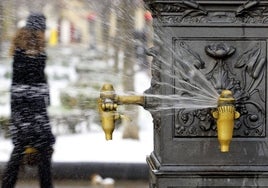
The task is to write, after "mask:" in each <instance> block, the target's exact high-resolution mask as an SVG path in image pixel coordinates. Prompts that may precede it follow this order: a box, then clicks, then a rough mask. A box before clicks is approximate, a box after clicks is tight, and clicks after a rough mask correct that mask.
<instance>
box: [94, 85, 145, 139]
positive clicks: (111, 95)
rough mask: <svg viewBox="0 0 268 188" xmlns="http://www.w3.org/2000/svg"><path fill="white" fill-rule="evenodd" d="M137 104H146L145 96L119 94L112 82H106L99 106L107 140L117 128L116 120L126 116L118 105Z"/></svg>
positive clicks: (101, 92) (102, 89)
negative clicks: (120, 112) (120, 111)
mask: <svg viewBox="0 0 268 188" xmlns="http://www.w3.org/2000/svg"><path fill="white" fill-rule="evenodd" d="M122 104H137V105H142V106H143V105H144V96H136V95H130V96H118V95H116V93H115V90H114V87H113V85H111V84H104V85H103V86H102V88H101V91H100V98H99V99H98V108H99V113H100V116H101V124H102V129H103V131H104V133H105V138H106V140H112V134H113V131H114V128H115V121H116V120H118V119H122V118H124V117H125V116H124V115H120V114H119V113H118V112H117V107H118V105H122Z"/></svg>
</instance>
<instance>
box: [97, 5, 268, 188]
mask: <svg viewBox="0 0 268 188" xmlns="http://www.w3.org/2000/svg"><path fill="white" fill-rule="evenodd" d="M144 1H145V3H146V4H147V6H148V8H149V9H150V10H151V11H152V13H153V16H154V32H155V34H156V35H157V36H158V37H159V39H158V40H157V41H155V47H154V48H153V49H151V55H152V56H153V62H152V65H151V66H152V81H151V87H150V88H149V89H148V90H147V91H146V92H145V94H150V95H163V96H169V95H177V94H178V92H180V91H177V90H175V89H174V88H185V87H186V86H185V85H182V84H181V83H180V82H178V81H177V79H176V78H178V77H180V76H181V75H177V74H176V71H175V69H176V68H178V67H177V66H178V65H179V64H180V61H178V60H177V57H179V59H182V60H185V61H187V62H191V63H193V65H194V67H195V69H197V70H198V71H201V72H202V73H203V74H204V75H205V77H206V79H207V80H208V81H209V82H211V84H212V85H213V87H214V88H215V89H216V90H217V91H218V92H219V93H221V92H222V93H221V96H220V97H219V101H218V108H217V110H216V111H215V109H210V108H206V109H196V110H185V109H170V110H168V111H167V110H165V111H164V112H163V111H161V110H160V111H157V110H154V109H157V108H158V107H159V106H161V103H163V100H161V99H159V98H151V97H148V98H147V97H145V98H144V99H142V100H141V101H142V102H139V103H138V104H139V105H143V106H144V107H145V109H147V110H149V111H150V112H151V114H152V116H153V123H154V151H153V152H152V153H151V155H150V156H148V158H147V163H148V165H149V168H150V188H171V187H172V188H174V187H176V188H177V187H217V186H223V187H228V186H237V187H259V186H267V185H268V147H267V146H268V139H267V126H266V118H267V117H266V116H267V115H266V114H267V112H266V107H267V102H266V101H267V100H266V99H267V66H266V63H267V51H268V49H267V42H268V1H262V0H259V1H219V0H199V1H197V0H196V1H194V0H190V1H181V0H144ZM163 60H165V63H163ZM163 70H165V71H163ZM165 72H168V73H169V74H171V76H170V75H167V74H165ZM172 74H173V75H172ZM162 83H167V84H162ZM170 85H172V86H173V87H170ZM225 90H227V91H225ZM186 94H187V93H186ZM113 97H114V96H113ZM224 97H227V98H229V99H230V100H229V101H228V102H227V103H226V101H225V100H224V99H223V100H222V98H224ZM100 98H101V99H104V98H102V96H101V97H100ZM113 99H115V98H113ZM140 99H141V98H140ZM112 101H118V100H112ZM119 101H120V100H119ZM222 101H225V102H223V103H222ZM102 102H103V101H101V100H100V103H99V104H100V105H99V106H100V107H101V112H102V115H105V113H107V112H108V111H109V110H107V109H111V110H112V111H116V108H115V107H116V105H115V106H113V105H112V107H110V105H109V104H108V105H107V108H106V106H105V105H102ZM134 103H136V102H134ZM121 104H122V103H121ZM226 104H228V107H226ZM221 107H224V108H225V110H227V113H230V114H231V115H228V116H227V118H226V116H221V113H222V112H223V110H221ZM213 110H214V111H213ZM236 111H237V112H236ZM103 112H104V113H103ZM167 114H170V115H167ZM239 116H240V117H239ZM103 117H105V116H103ZM116 117H118V116H116ZM229 117H232V118H230V119H231V122H230V121H229ZM238 117H239V118H238ZM236 118H238V119H236ZM222 119H225V120H227V122H230V125H231V126H230V127H232V128H233V130H232V131H231V132H230V134H231V136H233V139H232V143H231V147H230V149H228V147H227V146H226V145H225V144H226V143H225V142H229V141H221V140H222V139H221V138H222V135H221V134H220V133H217V131H216V130H217V129H221V128H219V126H218V125H219V124H221V123H220V122H221V121H222ZM234 119H236V121H234ZM216 121H217V122H216ZM217 126H218V128H217ZM223 132H224V134H225V132H226V131H223ZM217 136H218V138H219V141H220V142H222V143H221V151H223V152H224V153H223V152H220V150H217V149H215V148H217V147H218V141H217V139H216V137H217ZM108 138H109V137H108ZM227 145H228V144H227ZM227 150H229V152H225V151H227Z"/></svg>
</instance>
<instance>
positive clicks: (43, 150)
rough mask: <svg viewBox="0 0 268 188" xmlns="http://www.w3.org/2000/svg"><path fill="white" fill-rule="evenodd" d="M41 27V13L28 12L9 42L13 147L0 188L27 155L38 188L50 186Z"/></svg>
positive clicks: (50, 138)
mask: <svg viewBox="0 0 268 188" xmlns="http://www.w3.org/2000/svg"><path fill="white" fill-rule="evenodd" d="M45 29H46V18H45V16H44V15H43V14H39V13H35V14H31V15H29V17H28V18H27V22H26V26H25V27H23V28H21V29H19V30H18V31H17V33H16V35H15V37H14V40H13V43H12V48H11V53H12V55H13V67H12V68H13V72H12V85H11V122H10V134H11V138H12V142H13V145H14V148H13V151H12V153H11V156H10V160H9V161H8V163H7V166H6V169H5V171H4V174H3V177H2V188H14V187H15V184H16V181H17V177H18V172H19V167H20V165H21V164H22V161H23V159H24V157H25V155H29V154H32V155H33V156H36V157H34V158H31V159H34V160H38V161H36V162H37V163H36V164H37V165H38V173H39V179H40V187H41V188H52V187H53V185H52V175H51V158H52V152H53V145H54V143H55V137H54V135H53V134H52V131H51V127H50V121H49V117H48V113H47V106H48V105H49V88H48V84H47V80H46V76H45V72H44V70H45V65H46V59H47V56H46V52H45ZM32 162H34V161H32Z"/></svg>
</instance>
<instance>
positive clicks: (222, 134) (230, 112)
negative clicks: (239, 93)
mask: <svg viewBox="0 0 268 188" xmlns="http://www.w3.org/2000/svg"><path fill="white" fill-rule="evenodd" d="M234 103H235V99H234V98H233V95H232V92H231V91H230V90H223V91H222V93H221V95H220V97H219V99H218V108H217V110H216V111H214V112H212V115H213V117H214V118H215V119H217V131H218V140H219V142H220V148H221V152H228V151H229V145H230V142H231V140H232V137H233V129H234V120H235V119H237V118H239V117H240V114H239V112H237V111H235V107H234Z"/></svg>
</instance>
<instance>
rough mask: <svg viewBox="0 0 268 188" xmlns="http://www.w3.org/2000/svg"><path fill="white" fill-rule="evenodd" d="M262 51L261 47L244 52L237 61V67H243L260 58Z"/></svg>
mask: <svg viewBox="0 0 268 188" xmlns="http://www.w3.org/2000/svg"><path fill="white" fill-rule="evenodd" d="M259 53H260V49H259V48H255V47H254V48H251V49H249V50H247V51H246V52H244V53H243V54H242V55H241V56H240V57H239V60H238V61H237V62H236V63H235V68H242V67H244V66H245V65H249V64H253V63H254V60H255V61H256V58H258V56H259Z"/></svg>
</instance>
